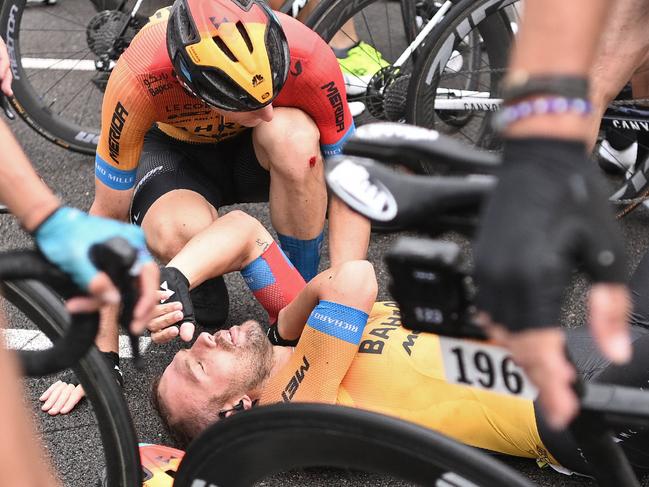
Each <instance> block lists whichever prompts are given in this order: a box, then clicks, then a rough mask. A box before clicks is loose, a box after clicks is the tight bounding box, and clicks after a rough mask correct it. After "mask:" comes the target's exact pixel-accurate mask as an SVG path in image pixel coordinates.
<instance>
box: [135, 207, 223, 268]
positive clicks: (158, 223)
mask: <svg viewBox="0 0 649 487" xmlns="http://www.w3.org/2000/svg"><path fill="white" fill-rule="evenodd" d="M147 216H148V215H147ZM212 221H213V220H212V219H211V218H207V217H205V216H203V217H191V218H189V217H188V218H183V219H180V218H168V219H167V218H165V219H164V220H160V219H150V220H149V221H146V222H145V223H143V225H142V228H143V230H144V235H145V237H146V241H147V245H148V246H149V248H150V249H151V252H153V254H154V255H155V256H156V257H157V258H158V259H160V260H161V261H162V262H163V263H165V264H166V263H167V262H169V261H170V260H171V259H173V258H174V257H175V256H176V255H177V254H178V253H179V252H180V251H181V250H182V248H183V247H184V246H185V244H186V243H187V242H189V241H190V240H191V239H192V237H194V235H196V234H197V233H200V232H201V231H202V230H204V229H205V228H207V227H208V226H209V225H210V224H211V223H212Z"/></svg>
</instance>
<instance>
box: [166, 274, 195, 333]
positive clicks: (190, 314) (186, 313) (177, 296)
mask: <svg viewBox="0 0 649 487" xmlns="http://www.w3.org/2000/svg"><path fill="white" fill-rule="evenodd" d="M160 290H162V291H170V292H172V293H173V294H172V295H171V296H170V297H169V298H167V299H166V300H165V301H164V302H165V303H169V302H172V301H179V302H180V303H182V305H183V320H182V321H183V322H185V321H189V322H191V323H196V317H195V315H194V305H193V304H192V300H191V298H190V297H189V281H188V280H187V278H186V277H185V276H184V274H183V273H182V272H180V271H179V270H178V269H176V268H175V267H162V268H161V269H160Z"/></svg>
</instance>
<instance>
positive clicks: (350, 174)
mask: <svg viewBox="0 0 649 487" xmlns="http://www.w3.org/2000/svg"><path fill="white" fill-rule="evenodd" d="M325 178H326V180H327V184H328V185H329V188H330V189H331V190H332V191H333V192H334V193H335V194H336V196H338V197H339V198H340V199H341V200H342V201H343V202H344V203H346V204H347V205H348V206H350V207H351V208H352V209H353V210H355V211H356V212H358V213H360V214H361V215H363V216H365V217H367V218H369V219H370V220H373V221H378V222H381V223H383V224H388V225H390V226H394V227H395V228H399V229H412V230H419V231H424V232H426V233H429V234H436V233H440V232H443V231H447V230H456V231H460V232H464V233H470V232H471V231H472V230H473V229H474V228H475V227H476V225H477V218H478V212H479V209H480V206H481V205H482V202H483V201H484V199H485V198H486V197H487V196H488V195H489V194H491V191H492V190H493V187H494V185H495V183H496V179H495V178H494V177H493V176H486V175H473V176H455V177H453V176H415V175H412V174H406V173H403V172H397V171H394V170H392V169H390V168H387V167H384V166H382V165H380V164H378V163H376V162H375V161H373V160H372V159H363V158H359V157H353V156H335V157H332V158H329V159H327V162H326V167H325Z"/></svg>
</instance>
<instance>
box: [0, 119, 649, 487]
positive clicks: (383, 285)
mask: <svg viewBox="0 0 649 487" xmlns="http://www.w3.org/2000/svg"><path fill="white" fill-rule="evenodd" d="M12 128H13V130H14V133H15V134H16V137H17V138H18V139H19V140H20V142H21V143H22V145H23V147H24V148H25V151H26V152H27V154H28V155H29V157H30V158H31V160H32V161H33V163H34V165H35V166H36V168H37V170H38V171H39V173H40V174H41V176H42V177H43V179H44V180H45V181H47V183H48V184H49V185H50V187H51V188H52V189H53V190H54V191H55V192H57V193H58V194H59V195H60V196H61V198H62V200H63V201H64V202H65V203H66V204H69V205H72V206H76V207H79V208H82V209H88V207H89V206H90V204H91V201H92V196H93V158H92V157H90V156H83V155H79V154H75V153H71V152H68V151H65V150H64V149H61V148H59V147H57V146H55V145H53V144H51V143H49V142H48V141H46V140H45V139H43V138H41V137H40V136H38V135H37V134H36V133H35V132H33V131H32V130H31V129H29V128H28V127H26V126H25V125H24V124H23V123H22V122H21V121H17V122H14V123H12ZM612 184H614V182H612ZM244 209H245V210H246V211H249V212H250V213H251V214H253V215H254V216H256V217H257V218H259V219H260V220H261V221H263V222H264V223H265V224H266V225H267V226H268V227H270V222H269V218H268V211H267V208H266V207H265V205H246V206H244ZM622 226H623V231H624V234H625V236H626V241H627V250H628V253H629V256H630V262H631V265H630V269H632V268H634V267H635V265H636V264H637V262H638V261H639V259H640V257H641V256H642V254H643V253H644V252H645V249H646V248H647V244H648V242H649V230H648V229H649V213H648V212H647V210H645V209H644V208H642V209H640V210H638V211H636V212H634V213H632V214H631V215H630V216H629V217H627V218H626V219H625V220H624V221H623V225H622ZM0 228H1V229H2V231H0V248H1V249H3V250H4V249H15V248H21V247H25V246H30V245H31V243H30V238H29V237H28V236H27V235H26V234H25V233H24V232H23V231H22V230H21V228H20V227H19V226H18V225H17V224H16V221H15V220H14V219H13V218H12V217H10V216H4V217H1V218H0ZM395 238H396V236H395V235H385V234H374V235H373V238H372V242H371V246H370V250H369V259H370V260H371V261H372V263H373V264H374V265H375V266H376V269H377V276H378V278H379V284H380V296H381V297H382V298H387V297H388V292H387V282H388V276H387V273H386V270H385V266H384V264H383V262H382V255H383V253H384V252H385V251H386V249H387V248H389V246H390V245H391V243H392V242H393V241H394V239H395ZM450 238H453V239H455V240H458V241H463V239H461V238H460V237H458V236H450ZM464 243H466V242H464ZM327 263H328V257H327V249H326V247H325V252H324V258H323V262H322V268H325V267H326V266H327ZM226 280H227V282H228V286H229V289H230V303H231V307H230V318H229V320H228V324H237V323H240V322H242V321H244V320H245V319H248V318H250V317H252V318H255V317H256V318H261V317H262V311H261V308H260V306H259V305H258V304H257V303H256V302H255V301H254V299H253V297H252V295H251V293H250V292H249V290H248V289H247V287H246V286H245V284H244V283H243V280H242V279H241V278H240V277H239V276H228V277H227V279H226ZM584 291H585V283H584V281H583V280H582V279H580V278H576V279H575V283H574V286H573V290H572V292H571V293H570V294H569V296H568V297H567V300H566V305H565V313H564V317H565V320H564V321H565V324H566V325H567V326H578V325H580V324H581V323H582V322H583V316H584V312H583V311H584V300H583V296H584ZM7 312H8V315H9V321H10V322H13V323H18V326H23V325H22V324H21V323H20V321H21V320H20V319H18V318H17V317H16V316H15V311H14V310H12V309H8V311H7ZM179 347H180V345H178V344H174V345H169V346H161V347H158V346H152V347H151V348H150V349H149V351H148V352H147V355H146V359H147V360H146V367H145V369H144V370H142V371H136V370H134V368H133V367H132V365H131V363H130V360H129V359H124V360H123V370H124V374H125V379H126V389H125V395H126V399H127V401H128V404H129V406H130V408H131V412H132V416H133V420H134V423H135V425H136V428H137V431H138V434H139V437H140V439H141V441H143V442H150V443H162V444H170V440H169V438H168V437H167V436H166V434H165V432H164V431H163V429H162V427H161V425H160V423H159V421H158V419H157V417H156V415H155V413H154V412H153V411H152V409H151V407H150V405H149V401H148V394H149V384H150V382H151V380H152V379H153V378H154V377H155V375H156V374H158V373H160V372H161V371H162V370H163V368H164V367H165V366H166V364H167V363H168V362H169V361H170V359H171V357H172V355H173V353H174V351H175V350H177V349H178V348H179ZM51 381H52V380H51V379H40V380H27V381H25V382H26V388H27V397H26V407H30V408H31V409H33V411H34V418H35V421H36V422H37V424H38V425H39V427H40V430H41V431H42V432H43V434H44V436H45V438H46V439H47V441H48V447H47V448H48V450H49V452H50V453H51V456H52V457H53V459H54V462H55V464H56V468H57V470H58V471H59V472H60V474H61V475H62V476H63V477H64V479H65V485H69V486H75V487H76V486H78V487H82V486H88V485H93V484H94V482H95V479H96V478H97V475H98V472H100V471H101V468H102V465H101V457H100V455H99V454H98V452H97V451H96V450H97V446H98V445H97V442H96V441H93V440H92V436H93V430H94V427H93V422H94V419H93V416H92V413H91V411H90V408H89V407H88V406H87V404H86V405H84V406H82V407H80V408H79V409H77V410H75V411H74V412H72V413H71V414H70V415H68V416H67V417H62V418H50V417H48V416H47V415H46V414H43V413H41V412H40V411H39V409H38V408H39V403H38V402H37V398H38V396H39V395H40V394H41V393H42V392H43V391H44V390H45V388H46V387H47V386H48V385H49V384H50V383H51ZM506 462H507V463H508V464H510V465H512V466H513V467H515V468H516V469H518V470H519V471H521V472H523V473H524V474H525V475H526V476H528V477H530V478H531V479H533V480H534V481H535V482H538V484H539V485H543V486H557V487H559V486H577V485H578V486H585V485H592V482H591V481H589V480H587V479H581V478H572V477H566V476H563V475H560V474H557V473H554V472H552V471H550V470H547V469H546V470H540V469H539V468H537V467H536V465H535V464H534V462H532V461H527V460H518V459H508V460H506ZM0 475H1V474H0ZM261 485H266V486H280V485H296V486H297V485H309V486H325V485H326V486H330V485H375V486H388V485H404V484H403V483H402V482H400V481H398V480H394V479H387V478H384V477H380V476H373V475H372V476H370V475H367V474H358V473H353V472H342V471H336V470H329V469H324V470H323V469H309V470H306V471H301V472H291V473H286V474H281V475H278V476H275V477H272V478H270V479H267V480H265V481H264V482H263V483H262V484H261Z"/></svg>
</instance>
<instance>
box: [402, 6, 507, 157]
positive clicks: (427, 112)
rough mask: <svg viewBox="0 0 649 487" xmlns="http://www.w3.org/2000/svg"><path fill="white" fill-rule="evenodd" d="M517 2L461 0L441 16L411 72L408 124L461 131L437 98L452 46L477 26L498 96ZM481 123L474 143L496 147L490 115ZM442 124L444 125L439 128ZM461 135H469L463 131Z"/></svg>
mask: <svg viewBox="0 0 649 487" xmlns="http://www.w3.org/2000/svg"><path fill="white" fill-rule="evenodd" d="M516 1H518V0H462V1H460V2H459V3H458V4H457V5H456V6H455V7H454V8H453V9H451V11H450V12H449V13H448V14H447V15H446V16H445V17H444V19H442V21H441V22H440V24H439V25H437V26H436V28H435V30H434V31H433V32H432V33H431V38H432V39H433V42H429V43H426V44H425V45H424V46H422V48H421V52H420V55H419V58H418V60H417V63H416V64H415V67H414V69H413V72H412V78H411V82H410V86H409V91H408V107H407V117H406V120H407V122H408V123H411V124H414V125H419V126H423V127H426V128H433V129H436V130H440V131H442V132H444V131H446V132H450V133H451V134H453V133H458V131H457V127H452V126H451V125H452V124H446V123H444V122H443V119H442V118H441V117H440V116H439V114H438V113H437V112H436V110H435V101H436V98H437V93H438V91H437V89H438V87H439V83H440V81H441V77H442V73H443V72H444V70H445V67H446V66H447V63H448V61H449V59H450V55H451V52H452V50H453V46H454V45H456V44H457V43H458V42H460V41H461V39H462V38H463V37H464V36H467V35H470V32H474V27H475V28H476V29H477V30H478V32H479V33H480V37H481V38H482V39H483V43H482V50H483V51H484V53H485V55H486V56H487V57H488V63H489V64H488V69H490V70H492V71H489V73H490V74H489V80H488V83H487V84H486V88H487V89H488V90H489V92H490V94H492V96H494V95H495V96H498V93H499V89H500V88H499V82H500V80H501V78H502V76H503V73H504V70H505V69H506V67H507V63H508V58H509V50H510V46H511V43H512V40H513V31H512V27H511V25H510V21H509V18H508V17H507V13H506V12H505V9H506V8H507V7H510V5H512V4H513V3H514V2H516ZM467 29H468V32H467V31H466V30H467ZM481 71H483V70H481ZM492 73H495V74H492ZM479 75H480V74H478V76H479ZM451 76H452V75H451ZM460 78H461V77H460ZM487 113H490V112H487ZM478 123H479V126H478V127H477V128H476V127H472V130H474V131H475V135H474V136H473V138H472V139H470V140H471V142H472V143H473V144H474V145H476V146H478V147H482V148H486V149H492V150H493V149H496V148H497V147H498V145H499V142H498V140H497V139H496V138H495V136H494V132H493V129H492V128H491V117H490V116H488V115H487V116H485V117H484V118H483V119H482V120H481V121H479V122H478ZM441 124H444V127H440V125H441ZM460 128H461V127H460ZM444 129H446V130H444ZM462 136H463V137H465V138H469V137H468V136H467V135H465V134H464V133H462ZM424 169H426V168H424Z"/></svg>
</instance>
